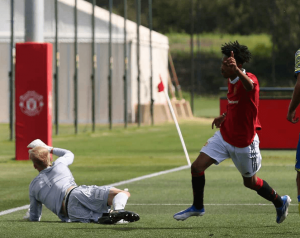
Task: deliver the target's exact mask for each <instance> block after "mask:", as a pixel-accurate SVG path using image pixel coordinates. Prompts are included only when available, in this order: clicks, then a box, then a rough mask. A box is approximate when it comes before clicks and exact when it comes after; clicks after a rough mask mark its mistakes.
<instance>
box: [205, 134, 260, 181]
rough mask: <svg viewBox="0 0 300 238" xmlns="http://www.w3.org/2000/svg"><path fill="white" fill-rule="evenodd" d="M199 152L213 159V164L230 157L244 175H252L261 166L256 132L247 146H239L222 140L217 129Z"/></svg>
mask: <svg viewBox="0 0 300 238" xmlns="http://www.w3.org/2000/svg"><path fill="white" fill-rule="evenodd" d="M200 152H203V153H205V154H207V155H208V156H209V157H211V158H212V159H214V160H215V161H216V162H215V164H219V163H221V162H222V161H224V160H225V159H228V158H231V159H232V161H233V163H234V164H235V167H236V168H237V169H238V170H239V171H240V173H241V174H242V176H244V177H252V176H253V175H254V174H256V173H257V172H258V170H259V169H260V167H261V154H260V150H259V139H258V135H257V134H256V135H255V137H254V140H253V142H252V143H251V144H250V145H249V146H247V147H244V148H239V147H235V146H232V145H230V144H228V143H227V142H226V141H224V140H223V137H222V135H221V133H220V131H217V132H216V133H215V134H214V135H213V137H211V138H210V139H209V140H208V141H207V143H206V144H205V145H204V146H203V147H202V149H201V151H200Z"/></svg>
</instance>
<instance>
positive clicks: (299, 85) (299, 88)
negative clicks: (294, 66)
mask: <svg viewBox="0 0 300 238" xmlns="http://www.w3.org/2000/svg"><path fill="white" fill-rule="evenodd" d="M299 104H300V73H298V75H297V82H296V85H295V88H294V92H293V96H292V100H291V102H290V106H289V110H288V114H287V116H286V119H287V120H288V121H290V122H292V123H297V122H298V121H299V117H297V118H295V116H296V108H297V107H298V106H299Z"/></svg>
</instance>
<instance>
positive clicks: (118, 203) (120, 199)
mask: <svg viewBox="0 0 300 238" xmlns="http://www.w3.org/2000/svg"><path fill="white" fill-rule="evenodd" d="M127 200H128V196H127V195H126V194H125V193H123V192H121V193H118V194H117V195H116V196H115V197H114V199H113V201H112V203H113V207H114V210H122V209H124V208H125V206H126V203H127Z"/></svg>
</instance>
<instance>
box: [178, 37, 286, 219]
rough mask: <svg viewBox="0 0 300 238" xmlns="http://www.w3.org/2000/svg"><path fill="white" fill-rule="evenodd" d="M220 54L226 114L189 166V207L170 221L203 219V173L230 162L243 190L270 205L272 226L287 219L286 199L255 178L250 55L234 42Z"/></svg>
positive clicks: (257, 161)
mask: <svg viewBox="0 0 300 238" xmlns="http://www.w3.org/2000/svg"><path fill="white" fill-rule="evenodd" d="M221 51H222V53H223V59H222V65H221V73H222V75H223V77H224V78H226V79H227V80H228V93H227V98H228V105H227V112H226V113H224V114H223V115H221V116H219V117H217V118H215V119H214V120H213V123H212V128H213V127H214V126H216V127H217V128H220V130H218V131H217V132H216V133H215V134H214V135H213V137H211V138H210V139H209V140H208V141H207V143H206V144H205V145H204V146H203V148H202V149H201V151H200V155H199V156H198V158H197V159H196V160H195V161H194V163H193V164H192V166H191V173H192V188H193V194H194V202H193V205H192V206H191V207H189V208H187V209H186V210H183V211H181V212H178V213H176V214H175V215H174V218H175V219H176V220H185V219H187V218H189V217H190V216H202V215H204V213H205V210H204V204H203V194H204V185H205V173H204V171H205V170H206V169H207V168H208V167H210V166H211V165H212V164H219V163H221V162H222V161H224V160H225V159H227V158H231V159H232V161H233V163H234V165H235V167H236V168H237V169H238V170H239V172H240V173H241V175H242V177H243V181H244V185H245V187H247V188H250V189H252V190H254V191H256V192H257V194H258V195H260V196H261V197H263V198H265V199H266V200H268V201H270V202H272V203H273V204H274V206H275V208H276V212H277V218H276V222H277V223H281V222H283V221H284V219H285V218H286V216H287V213H288V206H289V204H290V202H291V199H290V197H289V196H288V195H285V196H282V197H280V196H279V195H278V194H277V193H276V191H275V190H274V189H273V188H271V187H270V186H269V184H268V183H267V182H266V181H264V180H262V179H260V178H259V177H258V176H257V175H256V173H257V172H258V170H259V169H260V167H261V154H260V150H259V139H258V136H257V134H256V130H260V129H261V126H260V123H259V120H258V104H259V83H258V80H257V78H256V76H255V75H254V74H252V73H249V72H246V70H245V69H243V68H242V66H243V64H244V63H246V62H249V60H250V58H251V53H250V52H249V50H248V48H247V46H244V45H240V44H239V43H238V42H237V41H236V42H233V43H232V42H229V43H227V44H224V45H223V46H222V47H221Z"/></svg>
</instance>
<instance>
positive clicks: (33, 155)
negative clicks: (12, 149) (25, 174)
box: [29, 146, 51, 169]
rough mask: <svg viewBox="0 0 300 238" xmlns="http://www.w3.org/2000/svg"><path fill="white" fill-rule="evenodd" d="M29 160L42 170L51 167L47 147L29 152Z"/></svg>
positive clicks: (36, 148)
mask: <svg viewBox="0 0 300 238" xmlns="http://www.w3.org/2000/svg"><path fill="white" fill-rule="evenodd" d="M29 158H30V159H31V160H32V162H33V163H34V164H36V165H38V166H39V167H41V168H43V169H44V168H47V167H48V166H49V165H51V159H50V153H49V151H48V149H46V148H45V147H41V146H37V147H35V148H33V149H31V150H30V151H29Z"/></svg>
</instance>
